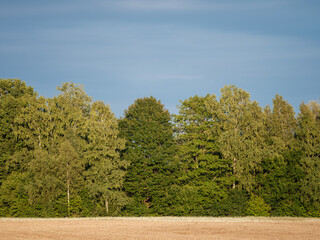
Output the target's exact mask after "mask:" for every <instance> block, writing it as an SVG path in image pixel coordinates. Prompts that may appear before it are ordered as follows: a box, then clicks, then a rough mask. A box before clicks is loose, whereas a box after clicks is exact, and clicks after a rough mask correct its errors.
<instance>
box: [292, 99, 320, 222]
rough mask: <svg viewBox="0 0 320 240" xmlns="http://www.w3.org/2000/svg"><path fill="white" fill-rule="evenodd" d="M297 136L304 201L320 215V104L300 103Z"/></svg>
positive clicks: (315, 213) (314, 213) (313, 214)
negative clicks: (303, 173) (300, 152)
mask: <svg viewBox="0 0 320 240" xmlns="http://www.w3.org/2000/svg"><path fill="white" fill-rule="evenodd" d="M297 137H298V140H299V146H300V147H301V149H302V152H303V156H302V159H301V167H302V170H303V171H304V172H305V174H306V175H305V177H304V178H303V179H301V182H300V183H301V189H300V190H301V193H302V195H301V196H302V202H303V203H304V205H305V206H306V207H307V208H308V209H309V210H310V211H309V214H310V215H312V216H317V217H319V216H320V196H319V192H320V177H319V176H320V104H319V102H311V103H309V104H304V103H302V104H301V105H300V113H299V117H298V130H297Z"/></svg>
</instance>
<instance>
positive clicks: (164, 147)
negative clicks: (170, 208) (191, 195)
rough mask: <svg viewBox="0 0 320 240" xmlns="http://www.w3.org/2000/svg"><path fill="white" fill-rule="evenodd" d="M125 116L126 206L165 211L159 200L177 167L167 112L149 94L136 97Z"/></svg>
mask: <svg viewBox="0 0 320 240" xmlns="http://www.w3.org/2000/svg"><path fill="white" fill-rule="evenodd" d="M124 115H125V116H124V118H122V119H121V120H120V121H119V128H120V136H121V137H123V138H125V139H126V140H127V142H126V148H125V150H124V151H123V156H122V157H123V160H125V161H128V162H130V166H129V167H128V172H127V174H126V179H125V184H124V187H125V191H126V193H127V194H128V195H129V197H131V198H132V204H131V205H130V206H128V207H127V209H129V211H132V213H135V214H147V213H149V214H150V213H158V214H165V212H166V211H165V209H166V207H167V206H166V203H165V202H163V201H162V200H163V198H164V197H165V195H166V194H167V190H166V189H168V187H169V186H170V185H171V184H172V182H173V181H174V178H173V174H174V172H175V169H176V163H175V158H174V157H175V151H176V150H175V146H174V143H173V128H172V124H171V123H170V114H169V112H168V110H166V109H164V106H163V105H162V104H161V103H160V101H157V100H156V99H155V98H153V97H149V98H140V99H137V100H136V101H135V102H134V103H133V104H132V105H131V106H129V108H128V109H127V110H126V111H125V114H124Z"/></svg>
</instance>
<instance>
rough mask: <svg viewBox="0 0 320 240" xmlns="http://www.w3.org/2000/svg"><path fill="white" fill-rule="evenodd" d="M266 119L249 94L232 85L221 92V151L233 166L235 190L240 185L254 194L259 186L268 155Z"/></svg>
mask: <svg viewBox="0 0 320 240" xmlns="http://www.w3.org/2000/svg"><path fill="white" fill-rule="evenodd" d="M263 118H264V116H263V112H262V109H261V107H260V106H259V105H258V104H257V103H256V102H252V101H251V100H250V97H249V93H247V92H245V91H243V90H242V89H239V88H237V87H235V86H233V85H231V86H226V87H224V88H223V89H221V97H220V116H219V123H220V124H221V125H220V126H221V127H220V129H221V132H220V134H219V136H220V138H219V143H220V144H219V147H220V150H221V151H222V153H223V156H224V157H225V158H226V159H229V161H230V163H231V166H232V172H233V176H234V181H233V188H235V187H236V185H237V184H239V185H240V186H241V187H243V188H244V189H246V190H247V191H252V190H253V188H254V185H255V184H256V180H255V177H256V175H257V174H258V172H259V171H260V169H261V161H262V159H263V157H264V155H265V154H266V153H265V150H264V136H265V132H264V125H263Z"/></svg>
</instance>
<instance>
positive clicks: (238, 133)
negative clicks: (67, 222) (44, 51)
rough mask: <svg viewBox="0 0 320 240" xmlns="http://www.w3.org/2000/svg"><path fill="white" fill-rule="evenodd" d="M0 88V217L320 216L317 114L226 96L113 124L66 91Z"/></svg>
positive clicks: (134, 111) (235, 91) (75, 92)
mask: <svg viewBox="0 0 320 240" xmlns="http://www.w3.org/2000/svg"><path fill="white" fill-rule="evenodd" d="M58 90H59V92H60V93H59V95H58V96H55V97H53V98H44V97H42V96H38V95H37V93H36V92H35V91H34V90H33V88H32V87H30V86H27V85H26V83H25V82H22V81H20V80H17V79H0V216H1V217H9V216H14V217H75V216H78V217H87V216H303V217H320V194H319V193H320V104H319V101H311V102H309V103H308V104H305V103H301V105H300V112H299V113H298V114H297V115H296V114H295V112H294V109H293V107H292V106H291V105H290V104H289V103H288V102H287V101H286V100H284V99H283V97H281V96H279V95H276V96H275V98H274V99H273V106H272V107H270V106H266V107H265V108H262V107H261V106H259V104H258V103H257V102H255V101H252V100H251V99H250V94H249V93H248V92H246V91H244V90H242V89H240V88H238V87H236V86H233V85H230V86H225V87H224V88H222V89H221V95H220V97H219V98H217V97H216V95H214V94H208V95H206V96H197V95H196V96H193V97H190V98H188V99H186V100H183V101H180V104H179V106H178V109H179V113H178V114H175V115H173V114H170V113H169V111H168V110H167V109H165V107H164V106H163V105H162V104H161V102H160V101H159V100H157V99H155V98H154V97H145V98H139V99H137V100H135V101H134V103H133V104H132V105H130V106H129V107H128V109H127V110H125V112H124V115H123V117H121V118H120V119H117V118H116V117H115V115H114V114H113V113H112V111H111V109H110V107H109V106H108V105H105V104H104V103H103V102H101V101H93V100H92V98H91V97H90V96H88V95H87V94H86V93H85V91H84V88H83V87H82V86H80V85H77V84H74V83H72V82H67V83H63V84H62V85H61V86H59V87H58Z"/></svg>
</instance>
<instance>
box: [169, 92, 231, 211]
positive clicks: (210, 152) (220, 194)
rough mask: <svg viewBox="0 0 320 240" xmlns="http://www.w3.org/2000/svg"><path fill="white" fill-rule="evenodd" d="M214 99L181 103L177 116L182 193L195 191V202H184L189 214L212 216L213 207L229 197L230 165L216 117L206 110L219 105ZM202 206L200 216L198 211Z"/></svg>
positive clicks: (203, 98)
mask: <svg viewBox="0 0 320 240" xmlns="http://www.w3.org/2000/svg"><path fill="white" fill-rule="evenodd" d="M217 104H218V102H217V100H216V98H215V96H214V95H207V96H205V97H199V96H194V97H190V98H189V99H186V100H184V101H182V102H181V105H180V106H179V114H178V115H176V116H175V124H176V141H177V143H178V146H179V152H178V153H179V161H180V166H181V167H180V168H181V170H180V171H179V172H180V176H179V185H180V186H181V190H182V189H184V190H186V189H188V187H187V186H189V188H190V189H192V190H193V193H194V194H195V195H194V198H193V199H194V201H195V202H190V201H188V202H187V203H185V202H181V204H183V207H187V206H186V205H187V204H191V206H188V208H190V209H189V213H190V212H193V213H194V214H209V213H212V212H213V211H215V210H214V207H213V205H214V204H215V203H216V202H219V201H221V199H223V198H226V196H227V192H226V190H227V186H228V185H230V180H229V178H228V177H227V175H228V174H229V173H230V169H229V166H228V162H227V161H226V160H225V159H223V158H222V154H221V152H220V150H219V148H218V134H217V121H216V113H214V114H213V113H212V112H209V111H208V109H207V106H208V105H210V106H211V107H213V105H217ZM199 205H201V208H202V210H201V212H199V210H197V209H198V208H199Z"/></svg>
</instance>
